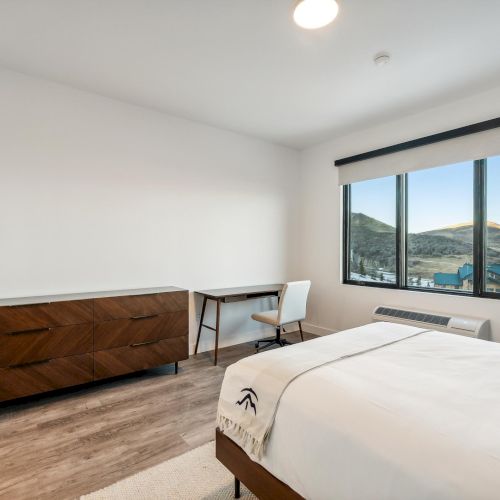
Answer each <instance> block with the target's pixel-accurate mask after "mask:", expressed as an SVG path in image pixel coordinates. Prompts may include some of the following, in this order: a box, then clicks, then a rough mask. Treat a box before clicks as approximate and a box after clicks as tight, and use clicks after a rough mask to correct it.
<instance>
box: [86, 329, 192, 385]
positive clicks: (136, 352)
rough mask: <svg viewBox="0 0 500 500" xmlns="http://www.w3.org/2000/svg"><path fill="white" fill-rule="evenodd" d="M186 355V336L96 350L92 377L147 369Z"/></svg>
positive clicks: (97, 377) (185, 357)
mask: <svg viewBox="0 0 500 500" xmlns="http://www.w3.org/2000/svg"><path fill="white" fill-rule="evenodd" d="M188 356H189V351H188V337H187V336H185V337H175V338H173V339H168V340H160V341H153V342H150V343H146V344H136V345H131V346H127V347H117V348H115V349H107V350H105V351H97V352H95V354H94V377H95V379H96V380H97V379H101V378H108V377H115V376H117V375H123V374H125V373H131V372H136V371H140V370H147V369H148V368H154V367H155V366H161V365H165V364H167V363H174V362H176V361H181V360H183V359H187V358H188Z"/></svg>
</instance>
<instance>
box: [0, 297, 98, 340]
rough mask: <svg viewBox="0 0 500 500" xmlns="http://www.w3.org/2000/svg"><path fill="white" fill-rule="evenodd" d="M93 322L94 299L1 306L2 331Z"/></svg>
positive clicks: (0, 331)
mask: <svg viewBox="0 0 500 500" xmlns="http://www.w3.org/2000/svg"><path fill="white" fill-rule="evenodd" d="M83 323H92V301H91V300H72V301H67V302H51V303H50V304H33V305H23V306H10V307H9V306H5V307H0V333H7V332H19V331H27V330H37V329H40V328H50V327H55V326H65V325H80V324H83Z"/></svg>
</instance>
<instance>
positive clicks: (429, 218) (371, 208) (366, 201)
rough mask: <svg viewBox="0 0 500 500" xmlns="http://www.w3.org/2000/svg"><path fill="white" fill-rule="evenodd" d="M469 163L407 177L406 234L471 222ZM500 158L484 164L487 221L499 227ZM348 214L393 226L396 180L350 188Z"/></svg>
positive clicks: (358, 184)
mask: <svg viewBox="0 0 500 500" xmlns="http://www.w3.org/2000/svg"><path fill="white" fill-rule="evenodd" d="M473 172H474V171H473V162H465V163H457V164H455V165H449V166H446V167H438V168H431V169H428V170H420V171H417V172H411V173H409V174H408V231H409V232H410V233H420V232H422V231H430V230H432V229H439V228H441V227H445V226H450V225H453V224H460V223H464V222H472V219H473ZM499 187H500V156H497V157H495V158H490V159H489V160H488V220H489V221H493V222H497V223H500V190H499ZM351 189H352V191H351V192H352V211H353V212H362V213H364V214H366V215H368V216H370V217H373V218H375V219H378V220H380V221H382V222H385V223H386V224H390V225H391V226H395V225H396V201H395V200H396V179H395V177H384V178H382V179H374V180H369V181H364V182H358V183H356V184H353V185H352V188H351Z"/></svg>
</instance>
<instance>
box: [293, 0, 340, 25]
mask: <svg viewBox="0 0 500 500" xmlns="http://www.w3.org/2000/svg"><path fill="white" fill-rule="evenodd" d="M338 12H339V6H338V3H337V2H336V1H335V0H300V1H299V3H298V4H297V5H296V6H295V10H294V11H293V20H294V21H295V23H296V24H298V25H299V26H300V27H301V28H304V29H306V30H316V29H318V28H322V27H323V26H326V25H327V24H330V23H331V22H332V21H333V20H334V19H335V18H336V17H337V14H338Z"/></svg>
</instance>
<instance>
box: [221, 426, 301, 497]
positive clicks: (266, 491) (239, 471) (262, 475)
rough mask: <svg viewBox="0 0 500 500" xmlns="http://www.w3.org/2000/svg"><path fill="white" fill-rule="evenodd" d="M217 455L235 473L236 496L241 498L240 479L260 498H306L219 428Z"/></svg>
mask: <svg viewBox="0 0 500 500" xmlns="http://www.w3.org/2000/svg"><path fill="white" fill-rule="evenodd" d="M215 456H216V457H217V459H218V460H219V461H220V462H221V463H222V464H223V465H224V466H225V467H226V468H227V469H229V470H230V471H231V472H232V473H233V474H234V497H235V498H240V481H241V482H242V483H243V484H244V485H245V486H246V487H247V488H248V489H249V490H250V491H251V492H252V493H253V494H254V495H255V496H256V497H257V498H259V499H260V500H304V498H303V497H301V496H300V495H299V494H298V493H297V492H296V491H294V490H292V488H290V486H288V485H286V484H285V483H283V482H282V481H280V480H279V479H278V478H276V477H275V476H273V475H272V474H271V473H270V472H268V471H267V470H266V469H264V467H262V465H259V464H258V463H256V462H254V461H253V460H251V459H250V457H249V456H248V455H247V454H246V453H245V452H244V451H243V450H242V449H241V448H240V447H239V446H238V445H237V444H236V443H235V442H234V441H233V440H231V439H229V438H228V437H227V436H225V435H224V434H223V433H222V432H221V431H220V430H219V429H217V430H216V431H215Z"/></svg>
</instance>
